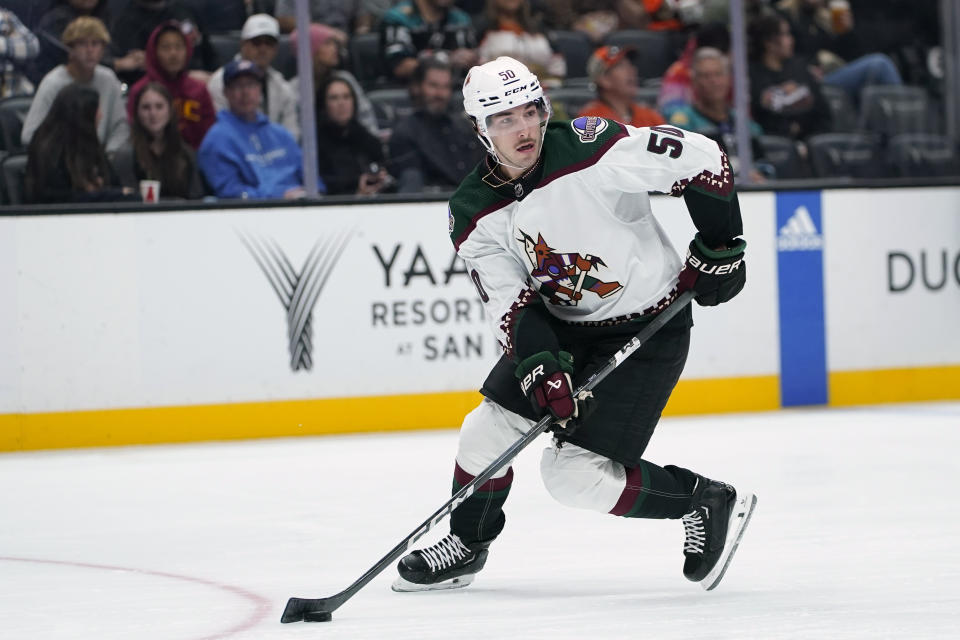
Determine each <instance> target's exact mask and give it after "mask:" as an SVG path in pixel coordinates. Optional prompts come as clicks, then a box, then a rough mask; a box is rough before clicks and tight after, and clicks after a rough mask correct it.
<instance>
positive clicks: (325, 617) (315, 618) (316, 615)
mask: <svg viewBox="0 0 960 640" xmlns="http://www.w3.org/2000/svg"><path fill="white" fill-rule="evenodd" d="M331 620H333V614H332V613H328V612H327V611H304V612H303V621H304V622H330V621H331Z"/></svg>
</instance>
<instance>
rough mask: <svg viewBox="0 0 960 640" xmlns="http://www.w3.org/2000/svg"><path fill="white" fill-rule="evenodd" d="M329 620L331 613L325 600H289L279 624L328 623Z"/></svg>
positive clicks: (331, 617)
mask: <svg viewBox="0 0 960 640" xmlns="http://www.w3.org/2000/svg"><path fill="white" fill-rule="evenodd" d="M331 619H333V611H331V610H329V609H328V607H327V606H326V599H323V598H321V599H310V598H290V599H289V600H287V606H286V608H284V610H283V616H281V618H280V622H282V623H284V624H286V623H288V622H301V621H306V622H329V621H330V620H331Z"/></svg>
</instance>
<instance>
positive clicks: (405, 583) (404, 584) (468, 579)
mask: <svg viewBox="0 0 960 640" xmlns="http://www.w3.org/2000/svg"><path fill="white" fill-rule="evenodd" d="M472 582H473V574H472V573H468V574H467V575H465V576H458V577H456V578H451V579H450V580H444V581H443V582H435V583H433V584H417V583H416V582H410V581H409V580H404V579H403V578H401V577H399V576H397V579H396V580H394V581H393V584H392V585H390V588H391V589H393V590H394V591H396V592H397V593H413V592H416V591H448V590H450V589H462V588H464V587H466V586H467V585H469V584H470V583H472Z"/></svg>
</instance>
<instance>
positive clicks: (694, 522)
mask: <svg viewBox="0 0 960 640" xmlns="http://www.w3.org/2000/svg"><path fill="white" fill-rule="evenodd" d="M681 519H682V520H683V532H684V533H685V534H686V536H687V537H686V540H684V542H683V552H684V553H699V554H702V553H703V546H704V544H705V543H706V541H707V532H706V529H704V526H703V514H701V513H700V510H699V509H695V510H693V511H691V512H690V513H688V514H686V515H685V516H683V518H681Z"/></svg>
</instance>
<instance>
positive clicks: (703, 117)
mask: <svg viewBox="0 0 960 640" xmlns="http://www.w3.org/2000/svg"><path fill="white" fill-rule="evenodd" d="M690 78H691V82H692V86H693V101H692V103H691V104H689V105H687V106H685V107H682V108H680V109H677V110H676V111H674V112H673V114H671V116H670V118H669V120H668V122H669V123H670V124H673V125H676V126H678V127H681V128H683V129H687V130H688V131H696V132H697V133H702V134H704V135H707V136H712V137H716V135H717V134H719V135H728V134H732V133H733V130H734V119H735V114H734V109H733V106H732V105H731V103H730V88H731V86H732V84H733V74H732V71H731V68H730V59H729V58H728V57H727V56H726V55H724V53H723V52H722V51H720V50H719V49H714V48H712V47H701V48H699V49H697V52H696V53H695V54H694V56H693V60H692V61H691V63H690ZM750 133H751V134H752V135H755V136H759V135H763V129H761V128H760V125H758V124H757V123H756V122H754V121H753V120H751V121H750Z"/></svg>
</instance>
